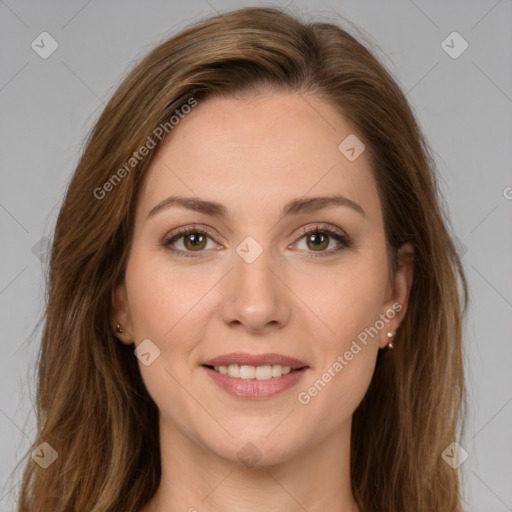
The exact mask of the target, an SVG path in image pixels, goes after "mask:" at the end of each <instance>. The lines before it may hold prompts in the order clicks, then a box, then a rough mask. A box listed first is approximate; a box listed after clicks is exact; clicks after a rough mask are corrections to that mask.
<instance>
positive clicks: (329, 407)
mask: <svg viewBox="0 0 512 512" xmlns="http://www.w3.org/2000/svg"><path fill="white" fill-rule="evenodd" d="M353 134H354V130H353V128H352V127H351V126H350V125H349V124H348V122H347V121H346V120H345V119H344V118H343V117H341V116H340V114H339V113H337V112H336V111H334V110H333V108H332V107H331V106H330V105H328V104H326V103H324V102H322V101H321V100H319V99H318V98H316V97H313V96H306V95H303V96H301V95H298V94H281V93H272V94H268V95H261V96H257V97H251V98H247V99H236V100H235V99H209V100H206V101H204V102H203V103H199V104H198V105H197V106H196V107H195V108H194V109H193V110H192V112H190V113H189V114H188V115H187V116H186V117H185V118H184V119H182V120H181V121H180V123H179V125H178V126H176V127H175V128H174V130H173V132H172V137H170V138H169V139H168V140H167V141H166V142H165V144H164V145H163V146H162V147H161V148H160V150H159V152H158V153H157V155H156V157H155V159H154V160H153V162H152V164H151V167H150V169H149V171H148V174H147V175H146V177H145V181H144V184H143V187H142V189H141V191H140V195H139V198H138V204H137V210H136V219H135V224H134V228H133V229H134V232H133V241H132V245H131V248H130V253H129V259H128V262H127V268H126V276H125V282H124V283H123V285H120V286H119V287H118V288H117V289H116V290H115V293H114V301H113V304H114V313H113V314H114V324H115V323H117V322H119V323H120V324H121V326H122V327H123V329H124V330H125V332H124V333H123V334H122V335H120V336H122V337H121V340H122V341H123V342H125V343H127V344H129V343H132V342H135V344H136V345H137V346H139V345H140V343H141V342H143V340H150V341H144V343H145V345H142V348H141V350H140V352H141V353H144V354H146V355H145V359H146V360H145V361H144V359H143V358H141V359H142V361H141V360H139V367H140V371H141V374H142V378H143V380H144V383H145V385H146V387H147V389H148V392H149V394H150V395H151V397H152V398H153V400H154V401H155V403H156V405H157V406H158V408H159V411H160V422H161V428H164V429H166V430H167V431H169V432H173V433H175V434H176V435H179V436H181V437H182V438H184V439H187V440H189V441H191V442H192V443H194V444H195V445H196V446H198V447H200V448H201V449H203V450H206V451H207V452H209V453H213V454H216V455H218V456H220V457H223V458H225V459H230V460H233V461H237V459H238V458H239V457H240V453H243V451H242V452H240V450H241V449H245V450H249V451H250V450H255V451H256V450H257V452H258V457H261V459H260V463H262V464H265V463H268V464H271V463H275V462H276V461H284V460H288V459H292V458H293V457H294V456H297V455H299V452H301V451H302V452H306V451H308V450H314V449H315V447H316V446H318V444H319V443H322V442H324V441H325V440H326V439H330V438H333V437H334V436H336V433H337V432H340V431H342V430H343V429H344V428H346V427H347V425H350V422H351V417H352V414H353V412H354V410H355V409H356V407H357V406H358V404H359V403H360V401H361V400H362V398H363V396H364V394H365V392H366V390H367V388H368V386H369V383H370V381H371V378H372V375H373V371H374V367H375V362H376V356H377V353H378V350H379V349H380V348H383V347H385V345H386V344H387V343H388V342H389V338H388V337H387V333H388V332H395V331H396V329H397V327H398V325H399V323H400V321H401V319H402V318H403V315H404V314H405V311H406V304H407V298H408V293H409V289H410V285H411V279H412V270H411V268H410V265H405V264H401V265H400V267H399V270H398V271H397V272H396V273H395V274H393V275H392V274H390V267H389V262H388V259H387V257H386V240H385V236H384V225H383V218H382V212H381V205H380V201H379V197H378V193H377V188H376V185H375V182H374V179H373V177H372V174H371V171H370V165H369V161H368V159H367V155H366V153H365V152H364V151H363V152H362V153H361V154H360V155H359V156H358V157H357V158H355V159H354V158H353V157H354V155H353V154H352V153H354V152H351V151H350V149H348V150H347V148H346V147H345V146H343V145H342V149H341V150H340V149H339V148H338V146H339V145H340V143H341V142H342V141H344V140H345V139H346V138H347V137H348V136H350V135H353ZM348 140H349V141H350V140H351V139H348ZM349 146H354V142H353V139H352V144H351V145H349ZM354 147H355V153H354V154H355V155H357V152H358V149H359V148H358V147H357V146H354ZM343 148H345V149H343ZM347 155H348V156H350V157H351V158H350V159H349V158H348V157H347ZM171 196H173V197H174V198H178V197H181V198H185V199H184V200H178V199H176V200H175V201H166V200H167V199H168V198H170V197H171ZM325 197H330V198H331V199H332V198H334V197H336V198H337V199H336V200H335V201H334V200H330V201H329V200H325V199H324V200H322V199H318V198H325ZM187 200H188V201H189V202H188V203H187ZM191 200H194V202H191ZM204 201H207V202H208V203H204ZM211 203H215V204H213V205H212V204H211ZM184 230H186V231H185V232H184ZM158 351H159V353H158ZM148 354H149V355H148ZM158 354H159V355H158ZM156 355H158V357H156V358H155V356H156ZM286 358H293V360H292V359H286ZM145 363H150V364H147V365H146V364H145ZM244 363H245V364H244ZM237 364H238V366H236V365H237ZM205 365H207V366H205ZM230 365H232V366H230ZM209 366H210V367H209ZM216 367H217V368H216ZM287 367H288V368H287ZM288 371H289V373H287V372H288ZM226 372H227V374H226ZM238 372H241V377H237V375H239V373H238ZM272 375H274V376H272ZM242 377H243V378H242ZM292 412H293V414H292ZM270 433H272V434H271V435H270ZM246 443H252V446H251V447H250V448H247V446H249V445H246ZM244 447H245V448H244ZM254 447H255V448H254Z"/></svg>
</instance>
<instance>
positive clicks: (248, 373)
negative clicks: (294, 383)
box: [214, 364, 292, 380]
mask: <svg viewBox="0 0 512 512" xmlns="http://www.w3.org/2000/svg"><path fill="white" fill-rule="evenodd" d="M214 369H215V371H216V372H219V373H222V374H223V375H229V376H230V377H234V378H236V379H244V380H247V379H257V380H269V379H271V378H278V377H281V376H282V375H286V374H288V373H290V372H291V371H292V369H291V367H290V366H281V365H280V364H272V365H270V364H267V365H265V366H249V365H246V364H242V365H238V364H230V365H229V366H214Z"/></svg>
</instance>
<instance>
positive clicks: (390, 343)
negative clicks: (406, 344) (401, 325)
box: [387, 332, 395, 349]
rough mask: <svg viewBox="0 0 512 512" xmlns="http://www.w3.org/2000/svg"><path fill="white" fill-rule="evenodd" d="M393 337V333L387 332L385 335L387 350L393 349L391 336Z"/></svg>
mask: <svg viewBox="0 0 512 512" xmlns="http://www.w3.org/2000/svg"><path fill="white" fill-rule="evenodd" d="M394 335H395V333H393V332H388V333H387V337H388V338H389V343H388V345H387V346H388V348H390V349H392V348H393V347H394V345H393V336H394Z"/></svg>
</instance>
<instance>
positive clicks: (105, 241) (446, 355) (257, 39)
mask: <svg viewBox="0 0 512 512" xmlns="http://www.w3.org/2000/svg"><path fill="white" fill-rule="evenodd" d="M266 87H270V88H273V89H276V90H279V91H288V92H294V93H299V94H304V93H310V94H314V95H316V96H317V97H319V98H321V99H323V100H324V101H326V102H327V103H329V104H330V105H332V107H333V108H336V109H338V110H339V112H340V113H342V114H343V115H344V116H346V118H347V119H348V120H349V122H351V123H352V126H353V127H354V129H355V132H356V133H358V134H359V135H360V137H361V138H362V140H363V141H364V143H365V144H366V147H367V149H368V154H369V156H370V162H371V165H372V172H373V174H374V177H375V180H376V183H377V186H378V191H379V196H380V199H381V204H382V208H383V216H384V224H385V230H386V238H387V244H388V250H389V253H390V255H391V257H392V263H393V264H396V261H395V256H396V251H397V250H398V248H399V247H400V246H401V245H402V244H404V243H406V242H409V243H411V244H412V245H413V247H414V251H415V271H414V283H413V286H412V289H411V294H410V299H409V306H408V311H407V314H406V317H405V319H404V322H403V324H402V326H401V327H400V329H399V330H398V332H397V335H396V338H395V342H394V344H395V348H394V350H393V351H380V352H379V356H378V360H377V365H376V370H375V374H374V377H373V380H372V382H371V385H370V387H369V389H368V392H367V394H366V396H365V397H364V399H363V401H362V402H361V404H360V405H359V407H358V408H357V410H356V411H355V413H354V416H353V428H352V440H351V443H352V449H351V478H352V490H353V493H354V496H355V497H356V499H357V501H358V503H359V505H360V508H361V510H362V511H363V512H377V511H379V512H380V511H382V510H386V511H388V512H393V511H395V512H399V511H400V512H410V511H413V510H414V511H415V512H426V511H432V510H442V511H443V512H451V511H456V510H461V509H462V502H463V500H462V497H461V485H460V482H459V476H458V472H457V471H456V470H453V469H452V468H451V467H450V466H449V465H448V464H447V463H445V462H444V460H443V459H442V458H441V454H442V452H443V450H444V449H445V448H446V447H447V446H448V445H449V444H450V443H452V442H453V441H455V440H457V439H460V436H461V435H462V433H463V427H464V421H463V418H464V414H465V413H464V411H465V400H466V395H465V385H464V374H463V366H462V332H461V331H462V321H461V319H462V316H463V314H464V313H465V310H466V307H467V301H468V291H467V284H466V280H465V277H464V272H463V268H462V266H461V262H460V259H459V256H458V254H457V251H456V249H455V247H454V244H453V243H452V239H451V236H450V233H449V229H448V226H449V221H448V217H447V215H446V213H445V207H444V206H443V204H442V198H441V197H440V194H439V190H438V185H437V180H436V176H435V172H436V171H435V164H434V159H433V157H432V153H431V150H430V149H429V147H428V144H427V142H426V141H425V139H424V136H423V135H422V133H421V130H420V128H419V126H418V124H417V122H416V120H415V117H414V115H413V113H412V110H411V108H410V106H409V105H408V102H407V101H406V98H405V96H404V93H403V91H402V90H401V89H400V87H399V86H398V85H397V82H396V81H395V79H393V78H392V76H391V74H390V73H389V72H388V71H386V69H385V68H384V67H383V65H382V64H380V63H379V61H378V59H377V58H376V57H375V56H374V55H373V53H372V52H370V50H369V49H367V47H366V46H364V45H363V44H361V43H360V42H358V40H357V39H356V38H355V37H354V36H352V35H350V34H349V33H348V31H346V30H343V29H342V28H340V27H338V26H336V25H333V24H329V23H305V22H301V21H300V20H298V19H297V18H295V17H294V16H291V15H289V14H287V13H285V12H284V11H282V10H278V9H270V8H245V9H240V10H237V11H233V12H230V13H227V14H223V15H219V16H215V17H212V18H209V19H207V20H204V21H201V22H200V23H197V24H196V25H194V26H192V27H190V28H188V29H186V30H185V31H183V32H181V33H180V34H178V35H177V36H175V37H172V38H171V39H169V40H167V41H166V42H164V43H163V44H160V45H159V46H158V47H156V48H155V49H154V50H153V51H151V53H150V54H149V55H148V56H146V57H145V58H144V59H143V60H142V61H141V62H140V63H139V64H138V65H137V66H136V67H135V68H134V69H133V70H132V71H131V72H130V73H129V75H128V76H127V77H126V78H125V80H124V81H123V82H122V84H121V85H120V87H119V88H118V90H117V91H116V92H115V94H114V96H113V97H112V99H111V100H110V101H109V103H108V105H107V106H106V108H105V110H104V111H103V113H102V114H101V116H100V118H99V120H98V121H97V123H96V125H95V126H94V128H93V130H92V132H91V134H90V135H89V137H88V140H87V144H86V146H85V149H84V151H83V154H82V155H81V158H80V161H79V163H78V166H77V168H76V170H75V172H74V174H73V176H72V179H71V181H70V184H69V187H68V189H67V193H66V196H65V199H64V202H63V204H62V207H61V210H60V214H59V217H58V220H57V224H56V228H55V234H54V239H53V247H52V251H51V259H50V265H49V274H48V287H47V300H46V308H45V314H44V329H43V333H42V340H41V346H40V353H39V360H38V368H37V372H38V375H37V396H36V412H37V435H36V439H35V441H34V443H33V445H32V446H31V448H30V450H28V451H27V454H26V455H25V457H24V459H23V460H22V461H20V462H25V463H26V466H25V468H24V473H23V480H22V485H21V489H20V494H19V511H20V512H29V511H30V512H36V511H37V512H41V511H50V510H51V511H52V512H64V511H78V510H79V511H88V512H99V511H102V512H114V511H119V512H131V511H133V512H137V511H138V510H140V508H142V506H143V505H144V504H145V503H146V502H147V501H148V500H149V499H150V498H151V496H152V495H153V494H154V493H155V491H156V489H157V487H158V485H159V480H160V471H161V466H160V450H159V439H158V409H157V407H156V405H155V403H154V402H153V400H152V399H151V397H150V396H149V394H148V392H147V390H146V388H145V386H144V384H143V381H142V378H141V375H140V373H139V369H138V366H137V363H136V358H135V357H134V354H133V345H132V346H126V345H124V344H122V343H119V342H118V341H117V340H116V338H115V336H114V333H113V330H112V324H111V322H112V320H111V317H110V313H111V306H112V291H113V289H114V287H115V286H116V285H117V284H118V283H120V282H122V280H123V275H124V268H125V263H126V259H127V255H128V249H129V246H130V240H131V233H132V227H133V220H134V209H135V204H136V201H137V192H138V190H139V189H140V184H141V181H142V179H143V177H144V175H145V173H146V171H147V169H148V167H149V165H150V163H151V161H152V157H153V156H154V154H155V151H156V150H157V149H158V148H159V147H160V146H161V139H163V140H165V137H161V138H160V137H157V136H156V135H155V133H160V132H158V131H157V132H155V130H156V129H157V128H158V127H161V126H164V127H166V129H165V130H164V131H165V134H166V135H167V134H168V136H172V127H171V125H170V123H169V119H170V118H171V117H172V116H173V115H175V112H176V110H178V111H180V109H182V108H183V105H185V104H187V103H189V104H190V100H191V98H193V99H194V101H198V102H201V101H204V100H205V99H206V98H208V97H211V96H213V95H226V96H228V97H229V96H231V97H232V96H236V95H237V94H241V93H249V94H257V93H258V92H259V91H260V90H262V89H264V88H266ZM166 123H167V124H166ZM177 129H179V128H177ZM160 131H161V130H160ZM149 139H151V140H152V141H153V144H152V145H150V144H149ZM143 146H146V147H149V146H154V147H151V148H150V149H149V150H148V151H147V154H146V156H144V158H140V159H139V158H138V157H137V161H132V160H130V159H131V158H134V157H133V155H134V152H136V153H137V154H139V153H138V150H139V149H140V148H141V147H143ZM139 156H140V155H139ZM127 162H130V163H129V164H127ZM121 169H124V172H121V171H120V170H121ZM114 174H115V175H116V176H117V177H118V178H119V179H114V178H113V175H114ZM107 182H109V183H110V185H107V186H105V184H106V183H107ZM98 190H100V192H98ZM99 196H101V197H99ZM43 442H46V443H48V444H49V445H50V446H51V447H53V448H54V449H55V450H56V452H57V453H58V457H57V459H56V460H55V461H54V462H53V463H52V464H51V465H50V466H49V467H48V468H47V469H43V468H41V467H39V465H37V464H36V463H35V462H34V461H33V460H31V458H30V454H31V452H32V450H34V449H35V448H36V447H38V446H39V445H40V444H41V443H43ZM25 459H26V460H25Z"/></svg>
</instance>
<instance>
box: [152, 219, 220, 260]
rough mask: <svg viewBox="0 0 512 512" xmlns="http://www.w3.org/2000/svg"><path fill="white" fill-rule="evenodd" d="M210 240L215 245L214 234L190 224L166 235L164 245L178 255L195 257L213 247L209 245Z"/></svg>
mask: <svg viewBox="0 0 512 512" xmlns="http://www.w3.org/2000/svg"><path fill="white" fill-rule="evenodd" d="M209 242H210V243H211V245H213V246H215V243H214V239H213V235H212V234H210V232H209V231H207V230H206V229H205V228H202V227H201V228H197V227H194V226H190V227H187V228H184V229H180V230H178V231H177V232H174V233H171V234H170V235H168V236H166V237H165V238H164V239H163V240H162V245H163V246H164V247H165V249H167V250H169V251H170V252H172V253H173V254H175V255H176V256H179V257H184V258H187V257H190V258H195V257H199V256H200V255H201V253H206V252H208V249H211V248H212V247H210V246H209V245H208V243H209Z"/></svg>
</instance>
